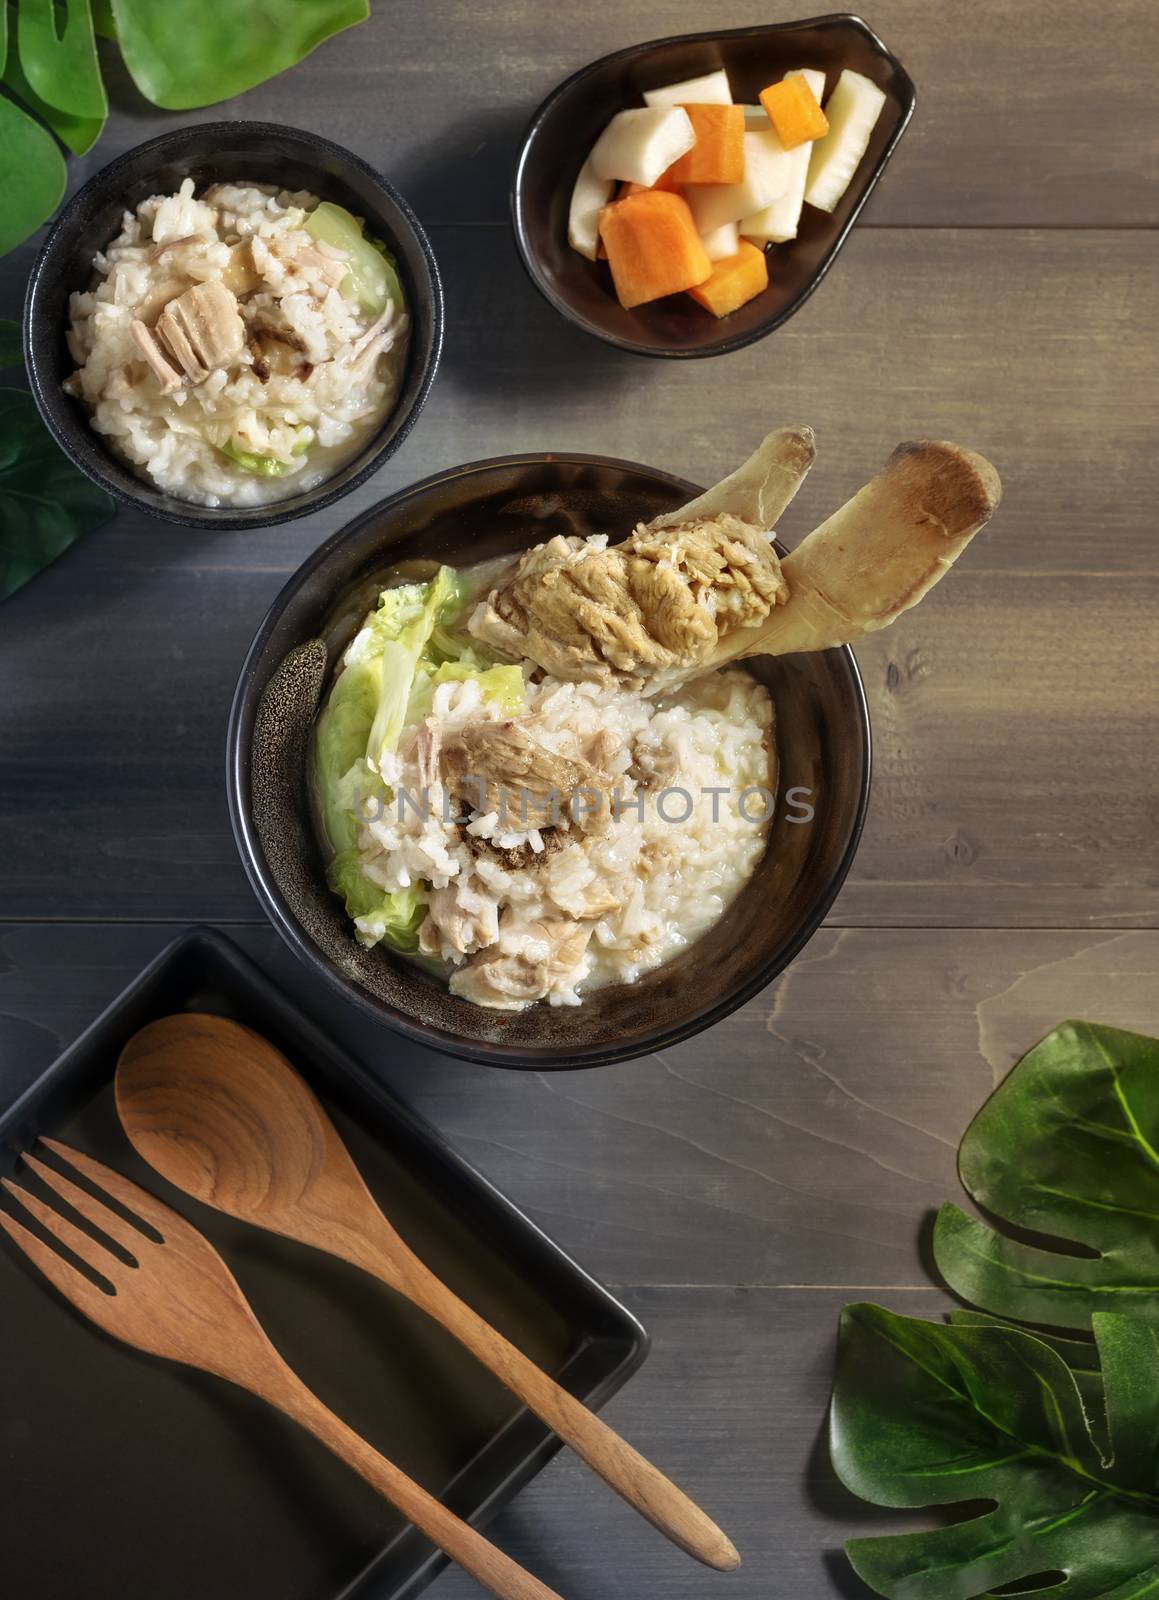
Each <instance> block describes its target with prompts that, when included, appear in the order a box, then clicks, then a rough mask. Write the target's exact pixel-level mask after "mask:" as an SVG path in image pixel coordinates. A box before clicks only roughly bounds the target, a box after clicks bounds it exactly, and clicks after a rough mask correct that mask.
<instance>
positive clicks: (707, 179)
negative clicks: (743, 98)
mask: <svg viewBox="0 0 1159 1600" xmlns="http://www.w3.org/2000/svg"><path fill="white" fill-rule="evenodd" d="M684 109H685V111H687V113H688V119H689V121H690V122H691V123H692V131H693V133H694V134H695V135H696V143H695V144H694V145H693V146H692V149H691V150H689V151H688V152H687V154H686V155H682V156H681V157H680V159H679V161H676V162H674V163H673V165H672V166H671V167H669V169H668V171H667V172H666V173H665V174H664V176H665V178H666V179H668V180H670V181H671V182H673V183H740V181H741V180H742V178H743V177H744V131H745V124H744V111H743V109H742V108H741V107H740V106H714V105H706V106H700V105H687V106H685V107H684Z"/></svg>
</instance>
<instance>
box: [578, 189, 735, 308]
mask: <svg viewBox="0 0 1159 1600" xmlns="http://www.w3.org/2000/svg"><path fill="white" fill-rule="evenodd" d="M600 238H601V239H602V240H603V242H604V244H605V246H606V247H607V251H608V265H609V266H610V267H611V269H612V281H613V283H614V284H615V286H616V294H617V295H618V296H619V300H620V304H621V305H622V306H624V307H626V308H627V309H629V310H630V309H631V308H632V307H633V306H640V305H644V304H645V302H646V301H649V300H659V299H661V298H662V297H663V296H664V295H666V294H679V293H680V292H681V291H682V290H683V289H691V288H693V287H694V285H696V284H698V283H703V282H704V280H705V279H706V278H707V277H709V275H710V274H711V272H712V262H711V261H710V260H709V259H708V255H707V252H706V251H705V248H704V245H703V243H702V242H701V238H700V235H699V234H698V233H697V231H696V224H695V223H694V222H693V220H692V212H691V211H689V209H688V202H687V201H686V200H685V199H683V198H682V196H680V195H678V194H668V193H666V192H665V191H663V190H658V189H646V190H645V191H644V192H643V194H632V195H627V196H626V197H625V198H624V199H623V200H613V202H612V203H611V205H608V206H605V207H604V209H603V210H602V211H601V212H600Z"/></svg>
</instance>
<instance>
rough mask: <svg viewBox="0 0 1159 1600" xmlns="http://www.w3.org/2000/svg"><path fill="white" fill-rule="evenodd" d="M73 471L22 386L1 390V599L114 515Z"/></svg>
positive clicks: (102, 495)
mask: <svg viewBox="0 0 1159 1600" xmlns="http://www.w3.org/2000/svg"><path fill="white" fill-rule="evenodd" d="M113 509H114V508H113V502H112V500H111V499H110V498H109V496H108V495H107V494H106V493H105V492H104V490H103V489H98V488H97V486H96V485H95V484H93V483H90V482H89V480H88V479H87V478H86V477H84V475H83V474H82V473H80V472H78V471H77V470H76V468H75V467H74V466H73V465H72V463H71V462H70V461H69V460H68V457H67V456H65V455H63V454H62V453H61V451H60V450H59V448H58V447H57V445H56V444H55V442H54V441H53V439H52V436H51V435H50V434H49V432H48V430H47V429H46V428H45V426H44V424H43V423H42V422H41V420H40V415H39V413H38V412H37V409H36V403H35V401H34V400H33V398H32V396H31V395H30V394H27V393H26V392H25V391H24V390H23V389H0V599H3V598H4V597H5V596H7V595H10V594H13V593H14V592H15V591H16V590H17V589H19V588H20V587H21V585H22V584H25V583H27V582H28V580H29V578H32V577H35V575H36V574H37V573H38V572H40V571H41V569H42V568H44V567H47V566H49V565H50V563H52V562H53V561H55V560H56V558H57V556H59V555H60V554H62V552H63V551H65V550H67V549H68V547H69V545H71V544H73V543H75V542H76V540H77V539H79V538H80V537H81V536H82V534H85V533H89V532H91V530H92V529H93V528H99V527H100V526H101V524H102V523H104V522H107V521H108V520H109V518H110V517H111V516H112V514H113Z"/></svg>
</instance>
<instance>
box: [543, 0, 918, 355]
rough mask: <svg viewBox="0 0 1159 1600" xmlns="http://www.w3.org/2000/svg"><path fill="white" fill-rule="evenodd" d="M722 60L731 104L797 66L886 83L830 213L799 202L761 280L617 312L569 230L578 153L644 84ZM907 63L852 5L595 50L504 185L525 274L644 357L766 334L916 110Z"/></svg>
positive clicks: (551, 99)
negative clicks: (753, 292) (723, 313)
mask: <svg viewBox="0 0 1159 1600" xmlns="http://www.w3.org/2000/svg"><path fill="white" fill-rule="evenodd" d="M718 67H724V68H725V70H726V71H727V73H728V76H729V81H730V83H731V85H732V92H733V98H734V100H736V101H737V102H738V103H740V104H748V105H751V104H755V102H756V99H757V96H758V94H759V93H760V91H761V90H762V89H764V88H766V87H767V86H768V85H769V84H770V83H772V82H773V81H774V79H776V78H779V77H781V76H782V75H783V74H784V73H785V72H788V71H791V70H792V69H793V68H794V67H824V69H825V72H826V75H827V84H826V88H827V89H832V88H833V86H834V84H835V83H836V82H837V79H838V78H839V77H840V75H841V73H842V71H843V70H844V68H846V67H851V68H852V69H853V71H854V72H860V73H862V74H863V75H864V76H865V77H867V78H871V79H872V80H873V82H874V83H876V84H877V86H878V87H879V88H880V89H882V90H883V91H884V92H885V105H884V107H883V108H882V113H881V116H880V117H879V118H878V122H877V127H876V128H875V129H874V131H873V138H872V140H871V141H870V145H869V149H868V151H867V152H866V154H865V156H864V157H863V159H862V162H861V165H860V167H859V168H858V170H857V172H856V174H855V175H854V179H853V182H852V183H851V184H850V186H849V188H848V189H847V190H846V192H845V194H844V196H843V197H842V199H841V200H840V202H839V203H838V205H837V209H836V210H835V211H834V212H833V213H832V215H828V214H826V213H825V212H823V211H815V210H814V209H813V207H812V206H806V207H805V209H804V211H803V212H802V214H801V228H800V232H799V234H798V236H797V238H796V239H794V240H793V241H792V242H791V243H789V244H778V245H774V246H773V247H772V249H771V251H770V254H769V287H768V288H767V289H766V290H765V291H764V293H763V294H759V295H757V297H756V298H755V299H754V300H750V301H749V303H748V304H747V305H745V306H742V307H741V308H740V310H739V311H734V312H733V314H732V315H731V316H730V317H724V318H721V319H717V318H716V317H714V316H712V315H711V313H710V312H708V311H705V310H704V309H703V307H701V306H699V305H697V304H696V302H695V301H693V300H692V299H690V298H689V296H688V295H686V294H676V295H669V296H667V298H665V299H663V300H655V301H653V302H652V303H651V304H649V305H643V306H637V307H636V308H635V310H633V311H626V310H625V309H624V307H623V306H621V304H620V303H619V301H618V300H617V299H616V296H615V292H614V290H613V288H612V278H611V274H610V273H609V271H608V268H607V263H606V262H601V261H588V260H586V259H585V257H583V256H581V255H579V254H577V252H576V251H574V250H573V249H572V248H571V246H570V245H569V244H568V242H567V213H568V206H569V204H570V201H571V192H572V189H573V187H574V185H575V180H576V176H577V174H578V173H579V169H580V166H581V165H582V163H583V161H584V160H585V158H586V157H587V155H588V152H589V151H590V150H591V148H592V146H593V145H594V144H595V142H596V140H597V138H598V137H599V135H600V134H601V133H602V132H603V130H604V129H605V128H606V127H607V125H608V123H609V122H610V121H611V119H612V117H613V116H614V115H615V114H616V112H617V111H623V110H625V109H626V108H627V107H630V106H638V105H642V104H643V100H642V99H641V96H642V94H643V92H644V90H645V89H654V88H657V87H659V86H660V85H661V84H665V83H679V82H680V81H681V80H682V79H684V78H692V77H699V76H700V74H701V73H704V72H714V71H715V70H716V69H717V68H718ZM915 100H916V95H915V91H914V86H913V82H912V81H911V79H910V76H909V74H908V73H907V72H906V70H905V68H904V67H903V66H902V65H901V63H900V61H898V59H897V57H896V56H894V55H892V54H891V53H890V51H889V50H887V49H886V47H885V45H884V44H882V42H881V40H880V39H879V38H878V37H877V35H876V34H875V33H874V32H873V30H872V29H871V28H870V27H868V26H867V24H866V23H864V22H862V20H861V18H860V17H854V16H849V15H846V14H843V15H838V16H831V17H813V18H811V19H810V20H809V21H807V22H778V23H768V24H765V25H763V26H760V27H754V28H734V29H732V30H730V31H727V32H712V33H683V34H680V35H678V36H677V37H676V38H673V39H654V40H652V42H651V43H649V44H638V45H632V46H631V48H630V49H627V50H618V51H617V52H616V53H615V55H611V56H604V58H603V59H602V60H601V61H595V62H593V63H592V65H591V66H590V67H584V68H583V70H582V71H580V72H577V73H576V74H575V75H574V77H571V78H568V80H567V82H566V83H562V84H560V86H559V88H558V89H556V90H555V91H554V93H552V94H551V95H549V96H548V98H547V99H546V100H545V101H544V102H543V104H542V105H541V106H540V108H539V110H538V111H537V112H536V113H535V115H534V117H532V119H531V124H530V126H529V128H528V130H527V133H526V134H525V135H524V140H523V146H522V149H521V150H520V153H519V160H518V163H517V165H516V168H515V178H514V182H513V184H512V189H511V216H512V221H513V224H514V227H515V238H516V242H517V243H518V245H519V253H520V255H521V256H522V257H523V262H524V265H525V266H526V268H527V270H528V272H529V273H530V275H531V280H532V282H533V283H534V284H535V285H536V287H537V288H539V289H540V290H541V291H542V292H543V294H544V295H545V296H546V297H547V299H548V300H550V301H551V303H552V305H553V306H554V307H555V308H556V310H557V311H559V312H561V313H562V314H563V315H564V316H565V317H566V318H567V319H568V321H569V322H574V323H575V324H576V326H577V327H579V328H583V329H584V330H585V331H586V332H588V333H593V334H595V336H596V338H597V339H604V340H606V341H607V343H608V344H614V345H616V346H618V348H619V349H621V350H632V351H634V352H635V353H636V354H637V355H644V356H671V357H689V356H718V355H723V354H725V352H727V351H729V350H740V349H741V348H742V347H743V346H744V345H747V344H752V343H753V341H754V340H756V339H762V338H764V336H765V334H766V333H772V331H773V329H774V328H779V327H780V325H781V323H782V322H785V321H787V320H788V318H789V317H791V316H792V315H793V313H794V311H798V310H799V309H800V308H801V306H803V305H804V303H805V301H806V300H807V299H808V298H809V296H810V295H811V294H812V293H813V290H814V289H815V288H816V287H817V285H818V284H819V283H820V282H821V279H822V278H823V277H824V276H825V274H826V272H828V270H829V268H830V267H831V266H832V264H833V260H834V258H835V256H836V255H837V252H838V251H839V250H840V248H841V246H842V245H843V244H844V242H845V239H846V236H847V235H848V233H849V230H850V228H851V227H852V226H853V223H854V221H855V220H856V218H857V214H858V212H859V211H860V210H861V208H862V206H863V205H864V204H865V202H866V200H868V198H869V196H870V194H871V193H872V192H873V189H874V186H875V185H876V183H877V181H878V179H879V178H880V177H881V174H882V172H883V171H884V169H885V164H886V162H887V161H888V160H889V158H890V156H891V155H892V154H893V150H894V147H895V146H896V144H897V142H898V140H899V139H900V138H901V136H902V134H903V133H904V132H905V128H906V124H907V123H908V122H909V119H910V117H911V116H912V115H913V109H914V104H915Z"/></svg>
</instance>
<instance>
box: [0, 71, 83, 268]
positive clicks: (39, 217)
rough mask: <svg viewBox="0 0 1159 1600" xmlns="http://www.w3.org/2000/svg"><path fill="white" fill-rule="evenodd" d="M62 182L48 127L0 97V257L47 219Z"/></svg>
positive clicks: (63, 176) (61, 159)
mask: <svg viewBox="0 0 1159 1600" xmlns="http://www.w3.org/2000/svg"><path fill="white" fill-rule="evenodd" d="M66 181H67V174H66V172H65V166H64V157H63V156H62V155H61V153H60V146H59V145H58V144H57V142H56V140H55V139H54V138H53V137H52V135H51V133H49V131H48V129H47V128H44V127H42V126H41V124H40V123H39V122H36V121H34V120H33V118H32V117H30V116H29V115H28V114H27V112H24V111H22V110H21V109H20V107H19V106H18V105H17V104H16V102H15V101H14V100H9V99H8V98H7V96H5V95H0V196H3V199H2V201H0V256H2V255H4V254H5V253H6V252H7V251H9V250H14V249H15V248H16V246H17V245H18V244H23V242H24V240H25V239H27V238H28V237H29V236H30V235H31V234H34V233H35V232H36V230H37V228H39V227H40V225H41V223H42V222H47V221H48V219H49V217H51V215H52V213H53V212H54V211H55V210H56V208H57V206H58V205H59V204H60V202H61V198H62V196H63V195H64V186H65V183H66Z"/></svg>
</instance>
